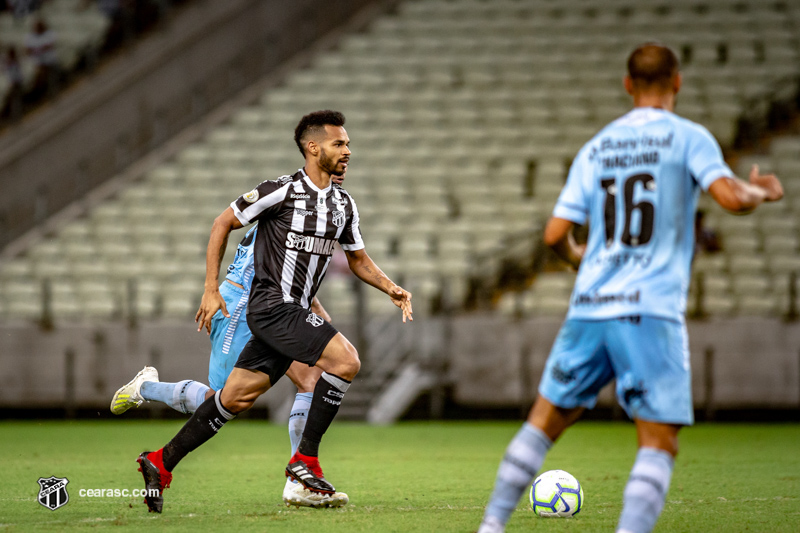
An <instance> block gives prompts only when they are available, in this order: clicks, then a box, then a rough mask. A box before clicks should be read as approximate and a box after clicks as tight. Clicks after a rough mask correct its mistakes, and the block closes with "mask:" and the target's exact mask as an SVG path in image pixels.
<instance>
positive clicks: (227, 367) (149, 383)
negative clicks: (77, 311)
mask: <svg viewBox="0 0 800 533" xmlns="http://www.w3.org/2000/svg"><path fill="white" fill-rule="evenodd" d="M343 177H344V176H337V177H336V178H338V179H335V180H334V182H335V183H337V184H339V185H341V182H342V180H343ZM257 229H258V225H257V224H255V225H253V227H252V228H251V229H250V230H249V231H248V232H247V234H246V235H245V237H244V238H243V239H242V242H240V243H239V245H238V247H237V250H236V256H235V257H234V259H233V262H232V263H231V264H230V265H229V266H228V269H227V274H226V277H225V281H224V282H223V283H222V285H221V286H220V294H221V295H222V297H223V298H224V300H225V305H226V307H227V308H230V309H232V311H231V313H230V315H231V316H230V317H226V316H225V315H223V314H222V311H217V312H216V314H215V315H214V317H213V319H212V322H211V355H210V357H209V362H208V383H209V385H210V386H208V385H205V384H204V383H200V382H198V381H194V380H182V381H178V382H172V383H171V382H162V381H159V380H158V371H157V370H156V369H155V368H153V367H151V366H146V367H144V369H142V370H141V371H140V372H139V373H138V374H136V376H135V377H134V378H133V379H132V380H131V381H130V382H129V383H127V384H126V385H124V386H122V387H120V389H119V390H118V391H117V392H116V394H114V397H113V398H112V400H111V412H112V413H114V414H115V415H120V414H122V413H124V412H126V411H127V410H128V409H131V408H132V407H138V406H140V405H141V404H142V402H145V401H148V402H150V401H155V402H161V403H164V404H166V405H168V406H170V407H172V408H173V409H175V410H176V411H178V412H181V413H185V414H192V413H194V412H195V411H196V410H197V408H198V407H199V406H200V404H202V403H203V402H204V401H205V400H207V399H208V398H210V397H211V396H212V395H213V394H214V393H215V392H216V391H218V390H222V387H223V386H224V385H225V381H226V380H227V379H228V376H229V375H230V373H231V370H233V365H234V364H235V363H236V360H237V359H238V358H239V354H240V353H241V351H242V349H243V348H244V346H245V344H246V343H247V341H248V340H250V335H251V334H250V328H249V327H248V326H247V322H246V320H245V313H246V308H247V300H248V298H249V296H250V285H251V283H252V280H253V268H254V267H253V243H254V239H255V233H256V230H257ZM311 310H312V311H313V312H314V313H316V314H318V315H319V316H321V317H323V318H324V319H325V320H327V321H328V322H330V321H331V318H330V315H329V314H328V313H327V311H325V309H324V308H323V307H322V304H320V303H319V300H318V299H317V298H316V296H315V297H314V299H313V300H312V302H311ZM321 374H322V370H321V369H319V368H316V367H310V366H308V365H304V364H302V363H298V362H294V363H292V365H291V366H290V367H289V370H287V371H286V375H287V376H288V377H289V379H291V380H292V383H294V384H295V386H296V387H297V394H296V395H295V401H294V403H293V404H292V409H291V411H290V414H289V440H290V442H291V448H292V455H294V453H295V452H296V451H297V447H298V446H299V445H300V438H301V437H302V435H303V429H304V428H305V425H306V416H307V415H308V407H309V406H310V404H311V398H312V396H313V393H314V386H315V385H316V383H317V379H319V376H320V375H321ZM282 498H283V501H284V503H286V505H295V506H299V507H341V506H342V505H346V504H347V502H348V501H349V498H348V496H347V494H345V493H343V492H338V491H337V492H335V493H334V494H322V493H318V492H311V491H309V490H308V489H306V488H305V487H303V486H302V485H301V484H300V483H298V482H296V481H295V480H293V479H291V478H287V480H286V484H285V486H284V489H283V495H282Z"/></svg>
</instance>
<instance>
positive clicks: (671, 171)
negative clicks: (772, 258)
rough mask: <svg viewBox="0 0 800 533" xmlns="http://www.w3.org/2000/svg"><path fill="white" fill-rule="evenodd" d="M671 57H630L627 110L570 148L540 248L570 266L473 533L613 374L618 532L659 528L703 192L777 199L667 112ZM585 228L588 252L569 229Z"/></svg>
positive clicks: (498, 518)
mask: <svg viewBox="0 0 800 533" xmlns="http://www.w3.org/2000/svg"><path fill="white" fill-rule="evenodd" d="M680 86H681V76H680V74H679V72H678V60H677V57H676V56H675V54H674V53H673V52H672V51H671V50H670V49H669V48H667V47H666V46H663V45H660V44H655V43H648V44H645V45H642V46H640V47H639V48H637V49H636V50H634V51H633V53H632V54H631V56H630V57H629V59H628V75H627V76H626V78H625V88H626V90H627V91H628V93H629V94H630V95H631V96H632V97H633V103H634V109H633V110H632V111H630V112H629V113H627V114H626V115H624V116H622V117H621V118H619V119H617V120H615V121H613V122H612V123H611V124H609V125H608V126H606V127H605V128H604V129H603V130H601V131H600V133H598V134H597V135H596V136H595V137H594V138H592V139H591V140H590V141H589V142H588V143H587V144H586V145H585V146H584V147H583V148H582V149H581V151H580V152H579V153H578V155H577V157H576V158H575V161H574V162H573V164H572V167H571V169H570V172H569V176H568V178H567V183H566V185H565V187H564V189H563V191H562V192H561V195H560V197H559V199H558V201H557V202H556V206H555V209H554V210H553V216H552V217H551V218H550V220H549V221H548V223H547V226H546V227H545V235H544V240H545V242H546V243H547V244H548V245H549V246H550V247H552V248H553V249H554V250H555V252H556V253H557V254H558V255H559V256H560V257H561V258H563V259H564V260H565V261H566V262H568V263H569V264H570V265H572V266H573V267H574V268H576V269H577V270H578V277H577V279H576V281H575V288H574V290H573V293H572V297H571V302H570V307H569V311H568V313H567V317H566V320H565V321H564V324H563V326H562V328H561V330H560V332H559V334H558V337H557V338H556V341H555V343H554V344H553V348H552V351H551V352H550V357H549V358H548V361H547V364H546V366H545V370H544V374H543V376H542V380H541V382H540V385H539V395H538V397H537V399H536V402H535V403H534V406H533V408H532V409H531V412H530V415H529V416H528V420H527V422H526V423H525V424H524V425H523V427H522V429H520V431H519V432H518V433H517V435H516V436H515V437H514V438H513V439H512V441H511V443H510V444H509V446H508V448H507V449H506V453H505V456H504V457H503V460H502V462H501V463H500V467H499V469H498V472H497V480H496V483H495V488H494V492H493V493H492V496H491V499H490V501H489V505H488V506H487V507H486V512H485V514H484V519H483V522H482V524H481V527H480V529H479V533H496V532H499V531H503V530H504V528H505V524H506V522H507V521H508V519H509V518H510V516H511V513H512V512H513V511H514V508H515V507H516V506H517V502H518V501H519V499H520V496H521V495H522V493H523V492H524V491H525V490H526V489H527V488H528V487H529V486H530V483H531V481H532V480H533V479H534V477H535V476H536V474H537V472H538V470H539V469H540V468H541V466H542V463H543V462H544V458H545V455H546V454H547V451H548V450H549V449H550V447H551V446H552V445H553V442H555V440H556V439H557V438H558V437H559V436H560V435H561V434H562V433H563V431H564V430H566V429H567V427H569V426H570V425H571V424H572V423H573V422H575V421H576V420H577V419H578V418H579V417H580V415H581V413H582V412H583V410H584V409H586V408H592V407H593V406H594V404H595V402H596V400H597V394H598V392H599V391H600V389H601V388H602V387H603V386H604V385H605V384H607V383H609V382H610V381H611V380H612V379H615V378H616V393H617V400H618V401H619V403H620V405H621V406H622V407H623V408H624V409H625V411H626V412H627V413H628V415H629V416H630V417H631V418H632V419H633V420H634V422H635V424H636V431H637V435H638V444H639V451H638V453H637V455H636V460H635V462H634V464H633V468H632V470H631V473H630V477H629V478H628V482H627V485H626V487H625V491H624V495H623V499H624V501H623V509H622V513H621V515H620V519H619V523H618V529H617V531H618V532H619V533H623V532H624V533H631V532H635V533H646V532H649V531H651V530H652V529H653V527H654V526H655V523H656V521H657V519H658V516H659V514H660V513H661V510H662V508H663V507H664V502H665V498H666V495H667V491H668V489H669V484H670V480H671V478H672V467H673V461H674V457H675V455H676V454H677V452H678V432H679V430H680V428H681V427H682V426H686V425H690V424H692V423H693V421H694V419H693V410H692V409H693V408H692V395H691V375H690V369H689V343H688V338H687V334H686V323H685V317H684V315H685V311H686V293H687V290H688V286H689V276H690V269H691V260H692V255H693V250H694V215H695V211H696V209H697V200H698V196H699V194H700V192H701V190H702V191H707V192H708V193H710V194H711V197H712V198H713V199H714V200H715V201H716V202H717V203H718V204H719V205H721V206H722V207H723V208H725V209H726V210H728V211H731V212H734V213H747V212H749V211H752V210H753V209H755V208H756V207H758V206H759V205H760V204H761V203H762V202H772V201H776V200H779V199H780V198H781V197H782V196H783V189H782V187H781V184H780V182H779V181H778V179H777V178H776V177H775V176H774V175H771V174H769V175H761V174H759V172H758V168H757V167H754V168H753V169H752V171H751V172H750V180H749V182H745V181H742V180H739V179H738V178H736V177H735V176H734V174H733V172H731V170H730V169H729V168H728V166H727V165H726V164H725V161H724V160H723V158H722V150H720V147H719V145H718V144H717V142H716V140H714V138H713V137H712V136H711V134H710V133H709V132H708V131H707V130H706V129H705V128H703V127H702V126H700V125H698V124H695V123H693V122H691V121H689V120H686V119H683V118H680V117H678V116H677V115H675V114H674V113H673V112H672V111H673V109H674V106H675V98H676V95H677V93H678V90H679V89H680ZM585 223H588V224H589V238H588V242H587V244H586V246H585V248H583V247H581V246H578V245H576V244H575V240H574V238H573V236H572V235H573V234H572V229H573V227H574V225H575V224H585Z"/></svg>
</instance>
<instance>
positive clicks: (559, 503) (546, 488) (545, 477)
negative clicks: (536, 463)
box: [530, 470, 583, 518]
mask: <svg viewBox="0 0 800 533" xmlns="http://www.w3.org/2000/svg"><path fill="white" fill-rule="evenodd" d="M530 500H531V509H533V512H534V513H536V516H542V517H547V518H556V517H560V518H568V517H570V516H575V515H576V514H578V513H579V512H580V510H581V509H582V508H583V488H582V487H581V484H580V483H579V482H578V480H577V479H575V477H574V476H573V475H572V474H570V473H569V472H564V471H563V470H550V471H548V472H545V473H544V474H542V475H540V476H539V477H537V478H536V480H535V481H534V482H533V485H532V486H531V494H530Z"/></svg>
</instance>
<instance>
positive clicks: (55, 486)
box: [38, 476, 69, 511]
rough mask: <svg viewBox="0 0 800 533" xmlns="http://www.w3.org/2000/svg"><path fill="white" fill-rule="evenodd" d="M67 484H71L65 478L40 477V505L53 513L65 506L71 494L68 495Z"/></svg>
mask: <svg viewBox="0 0 800 533" xmlns="http://www.w3.org/2000/svg"><path fill="white" fill-rule="evenodd" d="M67 483H69V480H68V479H67V478H65V477H55V476H50V477H48V478H44V477H40V478H39V496H38V500H39V503H40V504H42V505H43V506H45V507H47V508H48V509H50V510H51V511H55V510H56V509H58V508H59V507H63V506H65V505H66V504H67V502H68V501H69V494H67Z"/></svg>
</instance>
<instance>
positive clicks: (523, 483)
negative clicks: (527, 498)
mask: <svg viewBox="0 0 800 533" xmlns="http://www.w3.org/2000/svg"><path fill="white" fill-rule="evenodd" d="M552 445H553V443H552V441H551V440H550V439H549V438H547V435H545V434H544V433H543V432H542V431H541V430H540V429H539V428H536V427H534V426H532V425H530V424H529V423H527V422H526V423H525V424H523V425H522V428H521V429H520V430H519V431H518V432H517V434H516V435H515V436H514V438H513V439H512V440H511V443H510V444H509V445H508V448H506V453H505V455H504V456H503V460H502V461H501V462H500V468H498V470H497V480H496V481H495V485H494V492H492V498H491V500H489V505H487V506H486V512H485V513H484V515H483V524H482V525H481V527H484V526H487V527H492V528H493V529H486V531H502V529H498V528H497V525H498V524H499V525H500V526H501V528H502V527H504V526H505V524H506V522H508V519H509V518H511V513H513V512H514V509H516V507H517V503H518V502H519V499H520V498H521V497H522V494H523V493H524V492H525V490H526V489H527V488H528V487H529V486H530V484H531V482H532V481H533V479H534V478H535V477H536V473H537V472H538V471H539V469H540V468H541V467H542V463H544V458H545V456H546V455H547V451H548V450H549V449H550V447H551V446H552Z"/></svg>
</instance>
